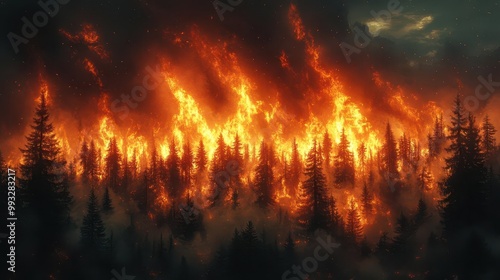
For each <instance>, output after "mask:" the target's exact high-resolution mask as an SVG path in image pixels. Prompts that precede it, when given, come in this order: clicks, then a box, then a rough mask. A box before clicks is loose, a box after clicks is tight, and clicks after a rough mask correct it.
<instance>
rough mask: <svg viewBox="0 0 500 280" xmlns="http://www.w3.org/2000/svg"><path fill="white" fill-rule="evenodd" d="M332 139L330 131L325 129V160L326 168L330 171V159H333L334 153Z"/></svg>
mask: <svg viewBox="0 0 500 280" xmlns="http://www.w3.org/2000/svg"><path fill="white" fill-rule="evenodd" d="M332 145H333V143H332V140H331V139H330V135H329V134H328V131H325V134H324V136H323V160H324V162H323V163H324V165H325V166H324V168H325V170H326V171H327V172H328V171H329V170H330V165H331V163H330V161H331V154H332Z"/></svg>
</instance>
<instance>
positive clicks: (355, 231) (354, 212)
mask: <svg viewBox="0 0 500 280" xmlns="http://www.w3.org/2000/svg"><path fill="white" fill-rule="evenodd" d="M346 237H347V240H348V242H350V243H353V244H357V243H358V242H360V241H361V240H362V238H363V225H362V224H361V217H360V216H359V213H358V209H356V206H355V203H354V200H351V201H349V210H348V212H347V220H346Z"/></svg>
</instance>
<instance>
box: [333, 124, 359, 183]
mask: <svg viewBox="0 0 500 280" xmlns="http://www.w3.org/2000/svg"><path fill="white" fill-rule="evenodd" d="M334 167H335V183H336V184H342V183H349V184H351V185H354V155H353V153H352V152H351V151H350V143H349V140H347V136H346V135H345V132H344V129H342V133H341V134H340V143H339V145H338V150H337V155H336V156H335V166H334Z"/></svg>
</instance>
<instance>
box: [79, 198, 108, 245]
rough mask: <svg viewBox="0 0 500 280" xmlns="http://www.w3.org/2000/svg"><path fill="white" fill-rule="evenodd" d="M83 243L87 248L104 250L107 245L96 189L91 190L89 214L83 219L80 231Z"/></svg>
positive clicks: (88, 206) (88, 205)
mask: <svg viewBox="0 0 500 280" xmlns="http://www.w3.org/2000/svg"><path fill="white" fill-rule="evenodd" d="M80 233H81V243H82V245H83V246H84V247H85V248H88V249H95V250H102V249H104V248H105V245H106V230H105V228H104V223H103V221H102V219H101V213H100V211H99V206H98V203H97V197H96V195H95V193H94V189H91V190H90V195H89V201H88V204H87V213H86V214H85V216H84V217H83V224H82V228H81V230H80Z"/></svg>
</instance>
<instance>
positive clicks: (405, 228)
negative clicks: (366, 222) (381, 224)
mask: <svg viewBox="0 0 500 280" xmlns="http://www.w3.org/2000/svg"><path fill="white" fill-rule="evenodd" d="M394 233H395V236H394V238H393V239H392V246H391V247H392V248H391V251H392V253H394V254H396V255H397V254H402V253H405V252H406V250H407V249H408V247H409V243H408V242H409V239H410V236H411V235H412V233H413V232H412V226H411V224H410V221H409V220H408V218H407V217H406V216H405V215H404V214H403V213H401V215H400V216H399V218H398V219H397V222H396V229H395V230H394Z"/></svg>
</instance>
